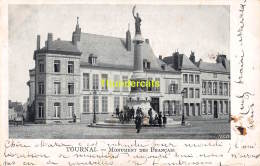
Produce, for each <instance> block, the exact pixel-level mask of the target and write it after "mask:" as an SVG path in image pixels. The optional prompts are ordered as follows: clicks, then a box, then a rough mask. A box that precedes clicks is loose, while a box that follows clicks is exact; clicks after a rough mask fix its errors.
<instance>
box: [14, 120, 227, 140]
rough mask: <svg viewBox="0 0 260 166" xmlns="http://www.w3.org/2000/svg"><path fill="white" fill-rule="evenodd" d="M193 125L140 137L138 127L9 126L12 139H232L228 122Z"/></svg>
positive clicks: (152, 129)
mask: <svg viewBox="0 0 260 166" xmlns="http://www.w3.org/2000/svg"><path fill="white" fill-rule="evenodd" d="M190 124H191V126H188V127H182V126H175V127H166V128H159V127H145V128H142V130H141V132H140V133H139V134H137V133H136V130H135V128H94V127H88V126H87V124H52V125H51V124H48V125H43V124H27V125H25V126H12V125H11V126H10V127H9V137H10V138H28V139H30V138H37V139H40V138H42V139H94V138H100V139H109V138H110V139H113V138H117V139H120V138H121V139H126V138H127V139H135V138H137V139H138V138H139V139H142V138H144V139H151V138H154V139H166V138H167V139H216V138H220V137H221V138H222V137H223V135H224V138H228V139H229V133H230V124H229V123H228V122H226V121H221V120H219V121H191V122H190Z"/></svg>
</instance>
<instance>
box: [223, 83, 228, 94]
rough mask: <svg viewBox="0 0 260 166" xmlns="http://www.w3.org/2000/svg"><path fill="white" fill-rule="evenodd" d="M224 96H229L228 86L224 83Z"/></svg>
mask: <svg viewBox="0 0 260 166" xmlns="http://www.w3.org/2000/svg"><path fill="white" fill-rule="evenodd" d="M224 95H225V96H227V95H228V84H227V83H224Z"/></svg>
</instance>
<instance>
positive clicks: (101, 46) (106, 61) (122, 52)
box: [77, 33, 174, 71]
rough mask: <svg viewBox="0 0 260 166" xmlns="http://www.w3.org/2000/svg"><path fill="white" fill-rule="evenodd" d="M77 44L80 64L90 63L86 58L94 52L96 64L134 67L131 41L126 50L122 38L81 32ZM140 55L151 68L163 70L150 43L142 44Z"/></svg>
mask: <svg viewBox="0 0 260 166" xmlns="http://www.w3.org/2000/svg"><path fill="white" fill-rule="evenodd" d="M77 46H78V48H79V50H80V51H81V52H82V55H81V65H90V64H89V62H88V58H89V56H90V55H91V54H94V56H96V57H97V60H96V66H101V67H112V68H124V69H130V70H132V69H133V67H134V43H133V41H132V43H131V51H127V49H126V47H125V39H124V38H118V37H111V36H104V35H96V34H89V33H81V37H80V41H79V42H78V43H77ZM142 55H143V59H147V60H148V61H149V62H150V64H151V70H156V71H163V70H162V68H161V64H160V62H159V59H158V58H157V57H156V56H155V55H154V53H153V50H152V48H151V46H150V44H149V43H147V42H144V43H143V45H142ZM171 71H174V70H171Z"/></svg>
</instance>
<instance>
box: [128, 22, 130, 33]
mask: <svg viewBox="0 0 260 166" xmlns="http://www.w3.org/2000/svg"><path fill="white" fill-rule="evenodd" d="M128 31H130V23H128Z"/></svg>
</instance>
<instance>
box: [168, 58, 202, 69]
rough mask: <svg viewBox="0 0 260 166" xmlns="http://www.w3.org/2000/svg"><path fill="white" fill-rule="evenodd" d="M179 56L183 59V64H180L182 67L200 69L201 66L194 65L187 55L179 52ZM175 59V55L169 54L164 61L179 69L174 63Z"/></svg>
mask: <svg viewBox="0 0 260 166" xmlns="http://www.w3.org/2000/svg"><path fill="white" fill-rule="evenodd" d="M178 56H180V58H181V60H180V61H181V64H180V65H181V68H180V69H184V70H185V69H187V70H199V68H198V67H197V66H196V65H194V64H193V63H192V62H191V61H190V59H189V58H188V57H187V56H186V55H184V54H179V55H178ZM173 59H174V57H173V56H168V57H164V58H163V61H164V62H165V63H167V64H168V65H171V66H172V67H173V68H175V69H177V68H178V67H177V66H174V65H176V64H174V60H173Z"/></svg>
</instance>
